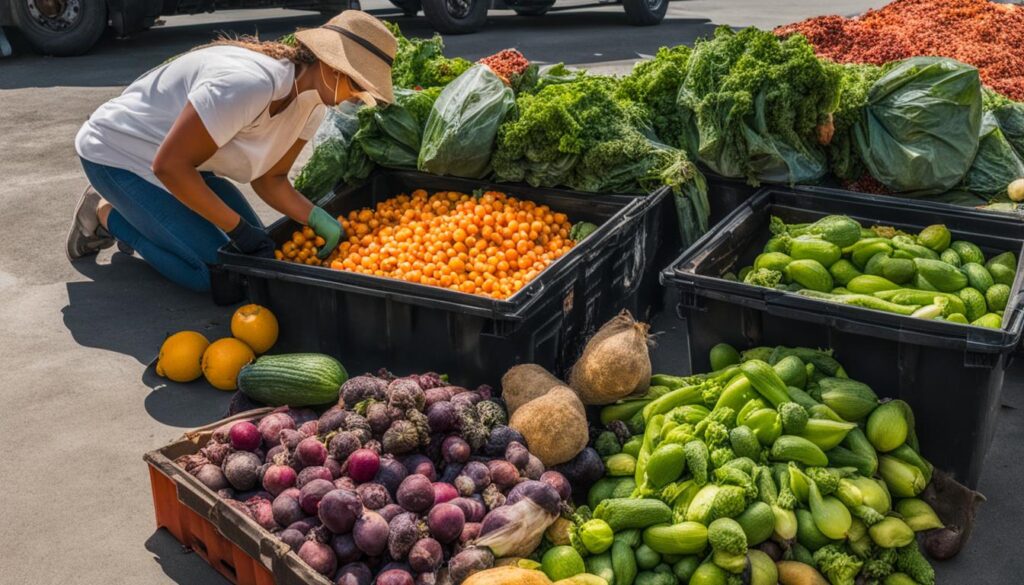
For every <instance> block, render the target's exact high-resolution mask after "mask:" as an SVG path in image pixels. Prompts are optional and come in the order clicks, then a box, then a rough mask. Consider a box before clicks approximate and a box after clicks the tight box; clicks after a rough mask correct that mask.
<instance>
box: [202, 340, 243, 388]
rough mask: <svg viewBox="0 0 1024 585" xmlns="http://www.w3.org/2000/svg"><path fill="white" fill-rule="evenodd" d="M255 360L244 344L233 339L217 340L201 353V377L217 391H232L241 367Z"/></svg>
mask: <svg viewBox="0 0 1024 585" xmlns="http://www.w3.org/2000/svg"><path fill="white" fill-rule="evenodd" d="M254 359H256V355H255V354H254V353H253V352H252V349H251V348H250V347H249V346H248V345H246V344H245V342H243V341H240V340H238V339H235V338H234V337H225V338H223V339H218V340H217V341H214V342H213V343H211V344H210V347H208V348H206V351H205V352H204V353H203V375H204V376H206V381H207V382H209V383H210V385H211V386H213V387H214V388H216V389H218V390H234V389H236V388H237V387H238V385H237V383H236V379H237V378H238V372H239V371H240V370H241V369H242V366H244V365H245V364H248V363H250V362H252V361H253V360H254Z"/></svg>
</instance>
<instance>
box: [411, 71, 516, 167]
mask: <svg viewBox="0 0 1024 585" xmlns="http://www.w3.org/2000/svg"><path fill="white" fill-rule="evenodd" d="M513 107H515V95H514V94H513V92H512V89H511V88H509V87H508V86H507V85H505V83H504V82H503V81H502V80H501V79H500V78H499V77H498V76H497V75H495V74H494V72H493V71H491V69H490V68H489V67H487V66H486V65H474V66H473V67H471V68H470V69H469V70H468V71H466V72H465V73H463V74H462V75H460V76H458V77H457V78H456V79H455V81H452V82H451V83H450V84H449V85H448V86H447V87H445V88H444V90H443V91H442V92H441V95H440V96H438V98H437V101H435V102H434V107H433V108H431V110H430V117H429V118H427V123H426V128H424V130H423V142H422V145H421V147H420V151H419V159H418V162H417V166H418V168H419V170H421V171H425V172H428V173H433V174H435V175H453V176H456V177H466V178H471V179H480V178H483V177H485V176H486V175H488V174H489V173H490V172H491V153H492V152H493V151H494V140H495V138H496V137H497V135H498V126H500V125H501V123H502V122H504V121H505V117H506V116H507V115H508V113H509V112H511V111H512V108H513Z"/></svg>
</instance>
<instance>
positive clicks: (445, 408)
mask: <svg viewBox="0 0 1024 585" xmlns="http://www.w3.org/2000/svg"><path fill="white" fill-rule="evenodd" d="M427 425H428V426H429V427H430V432H432V433H447V432H448V431H451V430H455V429H457V428H458V417H457V416H456V413H455V406H454V405H453V404H452V403H451V402H448V401H447V400H445V401H442V402H435V403H434V404H431V405H430V407H429V408H427Z"/></svg>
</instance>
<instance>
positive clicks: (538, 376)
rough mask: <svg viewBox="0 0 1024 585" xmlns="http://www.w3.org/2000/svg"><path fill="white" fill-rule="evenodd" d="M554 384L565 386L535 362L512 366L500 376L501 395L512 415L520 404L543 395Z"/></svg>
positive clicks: (554, 385)
mask: <svg viewBox="0 0 1024 585" xmlns="http://www.w3.org/2000/svg"><path fill="white" fill-rule="evenodd" d="M556 386H565V382H563V381H561V380H559V379H558V378H556V377H554V376H553V375H551V373H550V372H548V371H547V370H545V369H544V368H543V367H541V366H538V365H537V364H520V365H518V366H512V368H511V369H509V371H507V372H505V375H504V376H502V377H501V397H502V398H503V399H504V400H505V407H506V409H508V414H509V416H512V415H513V414H515V412H516V410H518V409H519V407H520V406H522V405H524V404H526V403H527V402H529V401H531V400H533V399H534V398H540V397H541V396H544V395H545V394H547V393H548V391H549V390H551V389H552V388H554V387H556Z"/></svg>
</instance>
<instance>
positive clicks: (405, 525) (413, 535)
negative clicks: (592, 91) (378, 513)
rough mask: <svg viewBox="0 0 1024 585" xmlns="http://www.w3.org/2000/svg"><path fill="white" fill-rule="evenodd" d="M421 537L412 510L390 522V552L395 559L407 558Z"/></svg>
mask: <svg viewBox="0 0 1024 585" xmlns="http://www.w3.org/2000/svg"><path fill="white" fill-rule="evenodd" d="M414 477H415V476H414ZM419 539H420V529H419V527H418V526H417V522H416V515H415V514H413V513H411V512H406V513H404V514H399V515H398V516H395V518H394V519H393V520H391V522H390V523H389V524H388V553H389V554H390V555H391V558H392V559H393V560H397V561H402V560H405V558H406V556H408V554H409V551H410V550H411V549H412V545H414V544H416V541H417V540H419Z"/></svg>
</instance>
